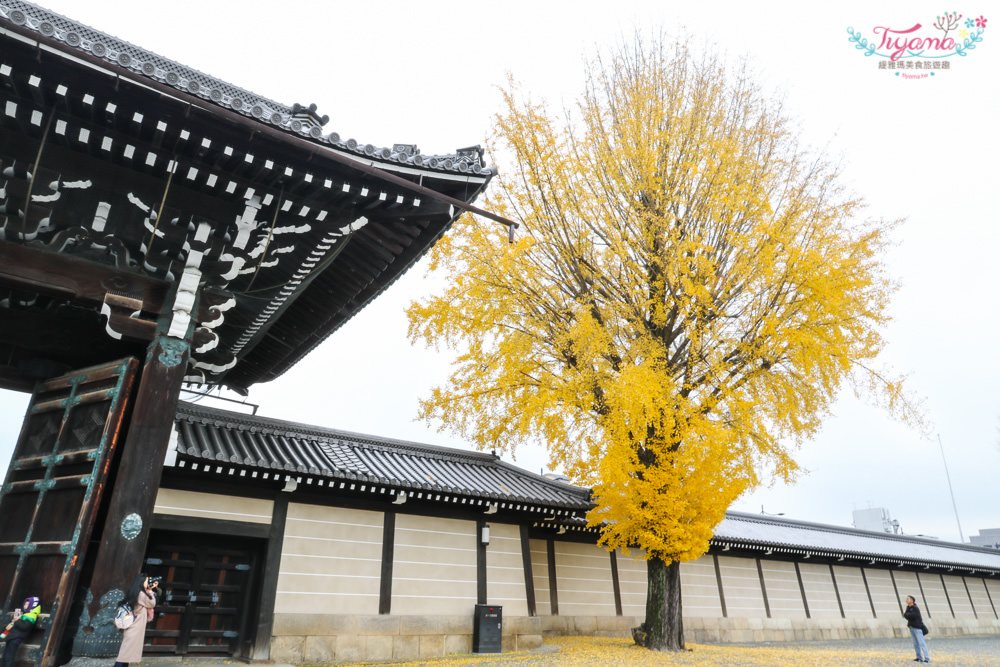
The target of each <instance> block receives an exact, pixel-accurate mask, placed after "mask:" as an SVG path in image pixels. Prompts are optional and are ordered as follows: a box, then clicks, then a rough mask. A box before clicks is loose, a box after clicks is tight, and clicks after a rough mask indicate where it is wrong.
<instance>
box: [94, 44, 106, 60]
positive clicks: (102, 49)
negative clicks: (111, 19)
mask: <svg viewBox="0 0 1000 667" xmlns="http://www.w3.org/2000/svg"><path fill="white" fill-rule="evenodd" d="M90 51H91V53H93V54H94V55H95V56H97V57H98V58H103V57H104V56H105V55H107V53H108V47H106V46H104V45H103V44H101V43H100V42H94V43H93V44H91V45H90Z"/></svg>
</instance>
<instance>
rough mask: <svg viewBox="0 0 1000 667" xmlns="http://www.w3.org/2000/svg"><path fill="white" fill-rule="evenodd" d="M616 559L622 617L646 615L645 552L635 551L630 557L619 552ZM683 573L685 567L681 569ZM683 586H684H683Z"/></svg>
mask: <svg viewBox="0 0 1000 667" xmlns="http://www.w3.org/2000/svg"><path fill="white" fill-rule="evenodd" d="M615 557H616V559H617V561H618V582H619V588H620V590H621V597H622V615H623V616H638V617H640V618H641V617H644V616H645V615H646V592H647V590H646V589H647V586H646V561H645V560H644V558H643V552H642V551H640V550H636V549H633V550H632V551H631V552H630V553H629V555H627V556H626V555H625V554H624V553H623V552H622V551H621V550H619V551H618V552H617V553H616V554H615ZM681 571H682V572H683V567H682V568H681ZM682 585H683V584H682Z"/></svg>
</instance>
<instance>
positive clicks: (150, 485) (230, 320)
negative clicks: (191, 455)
mask: <svg viewBox="0 0 1000 667" xmlns="http://www.w3.org/2000/svg"><path fill="white" fill-rule="evenodd" d="M325 123H326V118H324V117H320V116H319V115H318V114H317V113H316V109H315V105H313V106H312V107H308V108H307V107H303V106H300V105H293V106H290V107H289V106H285V105H282V104H279V103H277V102H274V101H272V100H269V99H267V98H263V97H261V96H259V95H256V94H254V93H250V92H248V91H246V90H243V89H241V88H238V87H237V86H234V85H232V84H229V83H226V82H223V81H219V80H217V79H214V78H212V77H210V76H207V75H205V74H204V73H202V72H199V71H196V70H192V69H189V68H187V67H184V66H183V65H180V64H178V63H176V62H173V61H170V60H168V59H165V58H162V57H160V56H157V55H156V54H153V53H150V52H148V51H144V50H143V49H140V48H138V47H136V46H134V45H133V44H131V43H129V42H125V41H122V40H119V39H117V38H115V37H112V36H109V35H107V34H104V33H101V32H99V31H97V30H94V29H92V28H89V27H87V26H85V25H82V24H80V23H78V22H75V21H72V20H70V19H67V18H65V17H62V16H59V15H57V14H54V13H52V12H49V11H47V10H45V9H43V8H41V7H38V6H36V5H33V4H31V3H28V2H23V1H22V0H0V388H5V389H14V390H18V391H25V392H33V398H32V401H31V404H30V407H29V409H28V414H27V417H26V420H25V423H24V426H23V428H22V431H21V436H20V439H19V441H18V443H17V446H16V451H15V455H14V459H13V460H12V462H11V465H10V467H9V469H8V473H7V478H6V482H5V484H4V486H3V488H2V490H0V595H2V596H4V610H5V611H6V610H9V609H10V608H11V607H12V606H16V605H17V604H18V603H19V602H20V598H23V597H26V596H29V595H37V596H39V597H41V598H42V609H43V617H42V619H41V620H40V621H39V624H38V625H39V627H38V630H37V631H36V636H34V637H32V638H31V639H29V640H28V641H26V642H25V645H23V646H22V649H21V653H20V657H19V660H20V661H21V662H30V663H34V664H36V665H45V666H46V667H49V666H51V665H56V664H61V663H63V662H65V661H67V660H68V659H70V657H75V656H79V657H107V656H113V655H115V653H116V652H117V648H118V644H119V641H120V633H119V632H118V631H117V630H116V629H115V628H114V626H113V623H112V619H113V614H114V610H115V608H116V606H117V604H118V601H119V600H120V599H121V597H122V591H123V589H125V588H126V587H127V586H128V583H129V582H130V580H131V579H132V577H133V576H134V575H135V574H136V573H138V572H139V571H140V568H141V567H142V566H143V562H144V558H146V557H147V553H146V548H147V541H148V539H149V536H150V522H151V519H152V513H153V504H154V501H155V498H156V493H157V490H158V487H159V482H160V475H161V472H162V466H163V460H164V456H165V454H166V451H167V447H168V444H169V442H170V435H171V430H172V428H173V420H174V414H175V410H176V406H177V402H178V397H179V395H180V392H181V389H182V386H183V385H184V383H194V384H197V385H199V386H206V385H207V386H223V385H224V386H228V387H230V388H232V389H234V390H236V391H239V392H241V393H244V394H245V392H246V390H247V388H248V387H250V386H251V385H253V384H254V383H257V382H264V381H268V380H271V379H274V378H276V377H277V376H279V375H280V374H281V373H283V372H284V371H285V370H287V369H288V368H290V367H291V366H292V365H294V364H295V363H296V362H298V361H299V360H300V359H301V358H303V357H304V356H305V355H306V354H307V353H308V352H309V351H310V350H311V349H312V348H313V347H314V346H315V345H317V344H318V342H319V341H322V340H323V339H324V338H326V337H327V336H328V335H330V334H331V333H333V332H334V331H335V330H336V329H337V328H338V327H339V326H341V325H342V324H343V323H344V322H346V321H347V320H348V319H350V318H351V317H352V316H353V315H354V314H355V313H356V312H358V311H359V310H360V309H361V308H363V307H364V306H365V305H366V304H367V303H368V302H369V301H370V300H371V299H373V298H375V297H376V296H377V295H378V294H379V293H381V291H382V290H384V289H385V288H386V286H388V285H389V284H391V283H392V282H393V281H395V280H396V279H397V278H398V277H399V276H400V275H402V273H404V272H405V271H406V270H407V269H408V268H409V267H410V266H412V265H413V263H414V262H415V261H417V259H419V258H420V257H421V256H422V255H423V254H424V253H425V252H426V251H427V250H428V249H429V248H430V247H431V245H432V244H433V243H434V242H435V241H436V240H437V239H438V238H440V236H441V235H442V234H443V233H444V232H445V231H446V230H447V229H448V227H449V226H450V225H451V223H452V222H453V221H454V220H455V219H456V217H457V216H458V215H459V214H460V213H461V212H462V211H464V210H468V211H474V212H476V213H478V214H480V215H484V216H486V217H489V218H491V219H494V220H498V221H500V222H503V223H504V224H508V226H511V229H513V226H512V225H513V223H509V221H506V220H503V219H502V218H498V217H497V216H494V215H492V214H489V213H486V212H484V211H480V210H479V209H476V208H475V207H473V206H472V205H471V202H472V201H474V200H475V198H476V197H477V196H478V195H479V194H480V193H481V192H482V191H483V190H484V189H485V187H486V185H487V183H488V182H489V180H490V178H491V177H492V176H493V170H492V169H490V168H486V167H484V166H483V164H482V151H481V150H480V149H479V148H478V147H470V148H464V149H459V150H458V151H457V152H456V153H454V154H448V155H436V156H423V155H421V153H420V151H419V150H418V149H417V148H416V146H414V145H409V144H396V145H393V146H392V147H391V148H388V147H387V148H379V147H375V146H372V145H370V144H358V143H357V142H354V141H353V140H350V141H346V142H345V141H343V140H342V139H341V138H340V135H339V134H337V133H330V134H324V132H323V129H322V126H323V125H324V124H325ZM157 539H158V540H159V539H160V537H159V536H158V537H157ZM168 541H169V540H168ZM183 546H184V545H183V544H181V543H176V544H166V543H164V542H163V541H162V540H160V541H159V542H157V543H154V544H153V545H151V548H153V550H154V551H155V553H153V552H151V553H150V554H148V556H149V558H151V559H153V561H150V562H155V561H156V560H157V559H159V561H160V563H161V564H164V563H166V562H167V561H171V562H173V565H172V566H171V567H173V568H174V569H173V575H176V577H177V578H176V580H175V583H176V586H172V587H171V599H170V600H169V601H167V600H163V601H162V602H163V604H164V607H163V611H164V614H167V615H169V616H164V617H163V618H164V619H165V620H163V622H162V624H157V626H156V627H155V628H153V629H152V631H151V633H150V645H149V648H150V650H151V651H152V650H155V651H157V652H159V651H168V652H170V651H172V652H178V653H180V652H184V651H187V650H193V651H198V652H216V651H222V652H223V653H228V654H233V655H238V656H249V655H251V654H252V653H253V651H252V648H253V647H251V646H248V645H247V641H250V642H251V643H252V637H251V636H250V635H249V634H247V633H246V632H242V631H241V629H240V628H244V627H254V628H256V627H260V626H259V625H255V624H254V623H249V624H248V623H247V619H246V618H237V617H236V616H235V615H233V614H229V616H228V617H227V616H226V614H227V613H228V612H225V611H224V610H225V609H229V608H230V607H229V605H230V602H232V594H233V591H234V590H236V589H245V588H246V587H245V586H244V583H245V582H242V581H241V579H240V577H244V576H246V577H249V576H251V575H249V574H246V573H247V572H252V563H251V561H252V555H253V553H254V548H250V547H248V550H245V553H244V555H243V556H241V555H239V554H237V553H223V552H219V553H218V554H216V555H217V556H218V558H214V557H213V558H209V559H208V560H204V559H203V558H201V557H200V556H197V557H196V556H192V555H191V554H190V553H187V552H185V550H184V548H183ZM171 549H173V550H171ZM185 553H186V554H187V555H185ZM189 566H190V567H191V568H194V569H195V570H199V571H203V572H208V571H209V570H211V569H212V568H215V570H212V571H213V572H214V573H215V574H214V575H213V576H215V578H216V579H217V580H218V582H220V583H218V584H217V585H216V587H215V588H214V589H209V588H206V587H204V586H202V585H201V584H200V583H198V582H197V581H195V579H197V577H195V579H191V580H185V579H184V576H187V575H185V574H184V568H186V567H189ZM244 566H249V567H251V569H250V570H245V569H243V568H244ZM165 567H166V566H165ZM193 571H194V570H192V572H193ZM184 586H188V589H187V590H185V591H184V592H183V593H182V592H181V588H183V587H184ZM233 587H235V588H233ZM205 596H208V599H213V600H214V603H213V604H214V609H216V612H213V615H212V618H213V620H211V621H210V622H208V623H207V625H205V626H204V627H203V626H202V625H199V623H200V621H199V618H200V615H201V612H200V611H198V607H199V605H200V603H201V601H202V600H203V599H206V597H205ZM213 596H214V598H213ZM239 603H240V604H243V605H244V606H248V607H253V604H252V603H253V601H250V604H249V605H247V604H245V603H247V601H246V600H242V601H239ZM220 610H221V611H220ZM262 613H263V612H262ZM0 620H2V619H0ZM233 633H236V636H235V637H234V635H233ZM237 638H239V639H237ZM230 640H231V641H230ZM265 643H266V642H265Z"/></svg>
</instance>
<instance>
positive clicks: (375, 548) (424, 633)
mask: <svg viewBox="0 0 1000 667" xmlns="http://www.w3.org/2000/svg"><path fill="white" fill-rule="evenodd" d="M273 511H274V503H273V502H272V501H270V500H260V499H253V498H241V497H232V496H223V495H215V494H206V493H198V492H193V491H177V490H170V489H162V490H161V491H160V494H159V495H158V497H157V501H156V509H155V512H156V513H157V514H161V515H163V514H165V515H174V516H180V517H194V518H203V519H211V520H216V521H233V522H243V523H252V524H269V523H270V521H271V516H272V512H273ZM385 525H386V514H385V513H384V512H382V511H377V510H362V509H349V508H342V507H330V506H320V505H310V504H304V503H292V502H290V503H288V509H287V515H286V518H285V532H284V535H283V541H282V548H281V556H280V566H279V568H278V575H277V590H276V594H275V603H274V609H273V611H274V626H273V630H272V636H271V641H270V656H269V657H270V659H271V660H274V661H279V662H291V663H296V664H301V663H311V662H317V663H318V662H339V661H355V660H388V659H430V658H433V657H436V656H440V655H445V654H448V653H468V652H470V651H471V649H472V625H473V623H472V621H473V609H474V606H475V603H476V601H477V599H478V583H477V582H478V576H479V566H480V565H479V561H478V556H477V553H478V550H479V549H480V548H481V544H480V533H479V531H478V529H477V522H476V521H474V520H468V519H456V518H446V517H429V516H420V515H414V514H403V513H396V514H395V520H394V527H395V529H394V533H393V535H392V538H393V539H392V540H391V545H392V554H393V559H392V563H391V572H392V580H391V598H390V607H391V609H390V612H389V613H388V614H380V613H379V611H380V610H379V604H380V596H381V594H382V587H383V581H382V577H383V575H384V573H385V572H387V571H388V570H386V565H385V564H384V563H383V553H384V549H385V544H386V540H385V536H384V535H383V531H384V526H385ZM389 525H392V523H390V524H389ZM489 525H490V541H489V544H488V545H486V547H485V554H486V564H485V581H486V589H487V602H489V603H491V604H497V605H502V607H503V649H504V651H511V650H515V649H523V648H529V647H533V646H538V645H539V644H540V643H541V641H542V638H543V637H544V636H545V635H547V634H580V635H606V636H628V635H629V629H630V628H631V627H633V626H635V625H638V624H639V623H641V622H642V620H643V617H644V615H645V600H646V563H645V561H644V560H642V553H641V552H632V553H630V554H629V555H625V554H624V553H623V552H620V551H619V552H617V553H616V554H615V561H614V562H615V563H616V566H617V572H618V591H619V593H620V602H621V615H620V616H619V615H618V610H617V609H616V600H615V586H614V578H613V571H614V570H613V567H612V557H611V554H610V553H608V552H607V551H605V550H604V549H603V548H601V547H599V546H597V545H595V544H588V543H583V542H574V541H562V540H553V541H552V542H551V547H550V542H549V541H548V540H544V539H531V540H529V542H528V550H529V558H530V562H531V575H532V581H531V582H530V584H531V587H532V590H533V593H534V604H535V614H534V615H529V599H528V592H527V588H526V586H525V581H524V576H525V572H524V561H523V553H522V545H521V527H520V526H519V525H516V524H505V523H500V522H495V521H490V522H489ZM550 548H551V549H552V552H553V554H552V555H553V557H554V562H555V570H554V571H553V572H550V570H549V563H550V554H549V550H550ZM680 575H681V586H682V591H683V614H684V625H685V635H686V637H687V639H688V641H691V642H741V641H781V640H802V639H828V638H848V637H869V636H884V637H889V636H898V637H903V636H905V633H906V630H905V622H904V621H903V619H902V616H901V610H900V606H901V603H900V600H901V598H902V597H903V596H905V595H914V596H915V597H916V598H917V601H918V603H919V604H920V605H921V608H922V609H923V610H924V615H925V619H926V620H927V622H928V625H929V626H930V627H931V628H932V632H934V633H935V635H937V636H945V635H951V634H967V633H984V632H985V633H1000V620H998V618H997V616H998V611H1000V610H998V609H997V607H998V606H1000V580H995V579H984V578H982V577H976V576H974V575H965V576H961V575H957V574H946V575H944V576H943V577H942V575H941V574H939V573H932V572H929V571H928V572H923V571H921V572H914V571H903V570H892V571H890V570H887V569H877V568H873V567H865V568H860V567H854V566H851V565H842V564H836V565H833V566H832V567H831V566H830V565H829V564H825V563H817V562H811V561H809V560H804V559H803V560H799V561H798V562H797V563H796V562H794V561H790V560H770V559H768V558H767V557H762V558H760V559H759V560H758V559H757V558H754V557H746V556H744V555H733V554H731V553H725V554H723V553H719V554H706V555H704V556H702V557H700V558H698V559H697V560H695V561H692V562H689V563H682V564H681V568H680ZM553 580H554V581H555V584H556V588H557V590H556V595H557V598H556V599H557V601H558V613H553V612H554V611H555V607H556V605H554V604H553V602H554V601H553V600H552V599H550V598H551V593H550V591H551V584H552V582H553ZM720 582H721V587H720ZM835 582H836V583H835ZM803 591H804V594H805V604H804V603H803ZM838 594H839V603H838ZM765 596H766V597H765ZM765 599H766V601H767V602H766V604H765ZM949 603H950V604H949ZM807 606H808V615H807V613H806V607H807ZM841 607H842V608H843V613H841ZM873 608H874V613H873V611H872V610H873Z"/></svg>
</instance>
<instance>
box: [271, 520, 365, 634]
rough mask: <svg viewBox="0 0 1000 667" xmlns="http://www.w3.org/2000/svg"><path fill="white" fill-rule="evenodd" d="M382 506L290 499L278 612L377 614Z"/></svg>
mask: <svg viewBox="0 0 1000 667" xmlns="http://www.w3.org/2000/svg"><path fill="white" fill-rule="evenodd" d="M382 521H383V515H382V513H381V512H366V511H362V510H352V509H344V508H339V507H321V506H319V505H302V504H298V503H289V505H288V517H287V519H286V523H285V538H284V542H283V545H282V549H281V567H280V569H279V573H278V592H277V597H276V599H275V604H274V613H275V614H337V613H343V610H345V609H350V610H352V611H353V612H354V613H357V614H378V604H379V585H380V577H381V568H382Z"/></svg>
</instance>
